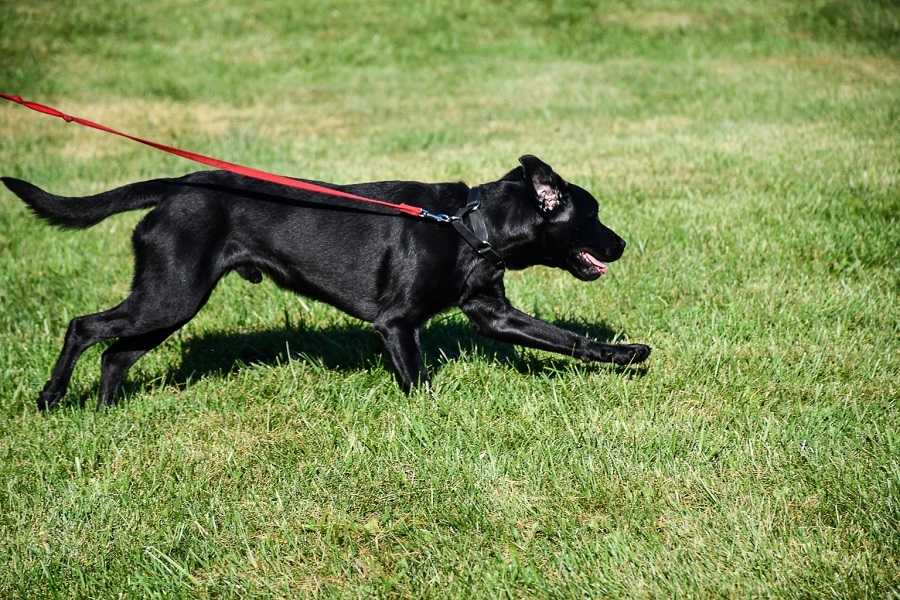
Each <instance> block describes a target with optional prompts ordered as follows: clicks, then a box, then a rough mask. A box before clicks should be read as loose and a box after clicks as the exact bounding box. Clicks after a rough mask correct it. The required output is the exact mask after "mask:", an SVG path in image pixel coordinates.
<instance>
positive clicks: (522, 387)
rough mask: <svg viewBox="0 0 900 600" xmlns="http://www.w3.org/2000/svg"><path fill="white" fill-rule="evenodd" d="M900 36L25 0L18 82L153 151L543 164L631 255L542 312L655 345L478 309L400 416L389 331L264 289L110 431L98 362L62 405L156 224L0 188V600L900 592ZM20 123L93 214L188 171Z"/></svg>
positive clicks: (6, 147) (743, 23) (2, 149)
mask: <svg viewBox="0 0 900 600" xmlns="http://www.w3.org/2000/svg"><path fill="white" fill-rule="evenodd" d="M864 5H865V9H863V8H860V7H862V6H864ZM897 32H898V11H897V10H896V8H895V7H892V6H891V4H890V3H889V2H871V3H859V4H857V3H854V2H850V1H832V2H816V3H807V4H803V5H800V4H795V3H792V2H776V3H759V4H747V3H744V2H724V3H705V2H690V1H683V2H676V1H671V2H670V1H665V2H660V1H648V2H640V3H638V4H634V3H609V4H605V5H604V6H602V7H593V6H592V5H590V4H588V3H584V4H581V3H574V2H572V3H569V2H559V3H556V2H554V3H549V4H545V3H541V4H537V3H534V4H529V3H516V4H501V3H471V4H462V5H455V6H454V7H452V8H448V7H445V6H442V5H438V4H431V3H420V4H417V5H416V6H415V7H412V6H405V5H398V4H384V3H380V4H379V3H374V4H373V3H362V2H341V3H338V4H332V5H331V7H330V8H329V9H322V7H321V6H319V5H318V4H310V5H308V6H304V7H302V8H298V7H296V3H264V4H260V5H259V6H254V7H252V8H242V7H240V6H238V5H236V4H235V5H232V4H230V3H226V2H212V1H210V2H204V3H201V4H199V5H198V4H197V3H187V2H180V1H168V2H155V3H132V4H129V5H128V7H127V8H117V7H116V5H114V4H111V3H99V2H78V3H75V2H71V3H64V4H63V5H60V4H59V3H18V4H14V3H9V4H6V5H3V6H2V7H0V51H2V52H3V53H4V56H5V57H6V58H5V59H4V61H3V62H2V64H0V87H2V88H4V89H3V91H10V92H14V93H19V94H21V95H23V96H25V97H27V98H33V99H36V100H40V101H45V102H48V103H50V104H54V105H58V106H60V107H61V108H63V109H65V110H68V111H70V112H72V113H75V114H79V115H82V116H85V117H88V118H92V119H96V120H99V121H101V122H108V123H109V124H110V125H112V126H115V127H119V128H122V129H125V130H127V131H130V132H134V133H136V134H139V135H144V136H146V137H150V138H154V139H159V140H161V141H169V142H174V143H177V144H179V145H183V146H186V147H188V148H191V149H196V150H199V151H201V152H205V153H209V154H213V155H217V156H221V157H223V158H226V159H228V160H233V161H237V162H245V163H248V164H252V165H254V166H258V167H261V168H265V169H269V170H274V171H277V172H283V173H286V174H291V175H300V176H305V177H311V178H317V179H323V180H328V181H337V182H349V181H363V180H371V179H416V180H424V181H438V180H465V181H467V182H470V183H471V182H480V181H485V180H488V179H492V178H496V177H499V176H500V175H502V174H503V173H505V172H506V171H507V170H508V169H510V168H512V167H513V166H515V164H516V159H517V157H518V156H519V155H520V154H524V153H534V154H537V155H539V156H541V157H542V158H544V159H545V160H547V161H548V162H550V163H551V164H552V165H554V166H555V167H556V168H557V169H558V170H559V172H560V173H561V174H563V175H564V176H566V177H568V178H569V179H570V180H571V181H573V182H575V183H578V184H579V185H582V186H584V187H586V188H588V189H589V190H591V191H592V192H594V194H595V195H596V196H597V197H598V198H599V199H600V201H601V218H602V219H603V221H604V222H605V223H607V224H608V225H610V226H612V227H613V228H614V229H616V230H617V231H619V232H620V233H621V234H622V235H623V237H625V238H626V239H627V240H628V242H629V246H628V250H627V251H626V254H625V256H624V257H623V259H622V260H621V261H620V262H618V263H616V264H615V265H613V268H612V270H611V273H610V275H609V276H608V277H605V278H604V279H603V280H601V281H599V282H597V283H595V284H584V283H581V282H578V281H576V280H574V279H573V278H571V277H570V276H568V275H566V274H565V273H562V272H558V271H552V270H549V269H544V268H537V269H533V270H529V271H526V272H522V273H511V274H509V275H508V276H507V278H506V283H507V288H508V291H509V294H510V296H511V298H512V299H513V301H514V303H515V304H517V305H518V306H519V307H521V308H522V309H523V310H526V311H529V312H531V313H533V314H537V315H539V316H540V317H541V318H544V319H547V320H551V321H555V322H558V323H561V324H564V325H566V326H568V327H571V328H574V329H577V330H580V331H583V332H587V333H591V334H592V335H595V336H600V337H606V338H614V339H628V340H633V341H641V342H646V343H648V344H650V345H651V346H653V347H654V353H653V356H652V357H651V360H650V362H649V364H648V367H647V368H646V369H632V370H616V369H611V368H606V367H604V366H597V365H589V364H583V363H579V362H576V361H573V360H569V359H565V358H562V357H557V356H553V355H550V354H545V353H541V352H536V351H530V350H524V349H520V348H519V349H516V348H511V347H507V346H504V345H501V344H495V343H492V342H489V341H485V340H481V339H479V338H476V337H475V336H474V335H473V334H472V333H471V331H470V329H469V328H468V325H467V323H466V321H465V319H464V317H462V316H461V315H460V314H458V313H457V312H450V313H448V314H446V315H442V316H440V317H438V318H436V319H435V320H434V321H433V322H432V323H431V324H430V326H429V327H428V329H427V330H426V332H425V336H424V337H425V342H426V347H427V360H428V363H429V366H430V368H431V370H432V372H433V374H434V389H433V392H431V393H426V392H421V393H417V394H414V395H413V396H411V397H405V396H403V395H402V394H401V393H400V392H399V390H398V389H397V387H396V385H395V384H394V382H393V380H392V378H391V376H390V374H389V372H388V371H387V369H386V368H385V365H384V361H383V359H382V357H381V355H380V354H379V347H378V343H377V339H376V337H375V336H374V334H373V333H372V332H371V331H370V329H369V328H368V326H366V325H365V324H362V323H359V322H357V321H355V320H353V319H351V318H349V317H347V316H345V315H343V314H341V313H340V312H338V311H337V310H335V309H333V308H330V307H328V306H325V305H322V304H319V303H315V302H312V301H310V300H305V299H300V298H297V297H296V296H293V295H291V294H288V293H286V292H284V291H281V290H279V289H277V288H276V287H275V286H274V285H273V284H271V283H269V282H265V283H263V284H262V285H258V286H251V285H249V284H247V283H246V282H244V281H243V280H241V279H239V278H237V277H233V276H231V277H228V278H226V279H225V280H224V281H223V282H222V284H220V286H219V288H218V289H217V290H216V291H215V293H214V294H213V296H212V298H211V299H210V302H209V304H208V305H207V306H206V308H204V310H203V311H202V312H201V313H200V314H199V315H198V316H197V318H196V319H194V320H193V321H192V322H191V323H190V324H189V325H188V326H186V327H185V328H184V329H183V330H182V331H181V332H180V333H179V334H177V335H176V336H174V337H173V338H172V339H171V340H169V341H167V342H166V344H164V345H163V346H162V347H160V348H159V349H157V350H155V351H154V352H152V353H151V354H149V355H148V356H146V357H145V358H144V359H142V360H141V361H140V362H139V363H138V365H137V366H136V367H135V368H134V369H133V370H132V373H131V378H130V379H131V382H130V383H129V384H128V386H127V389H126V398H125V400H124V402H123V403H122V405H121V406H120V407H118V408H116V409H113V410H109V411H101V412H96V411H94V410H93V405H94V403H95V401H96V394H97V383H98V379H99V364H98V363H99V356H100V352H101V351H102V348H94V349H92V350H90V351H88V352H87V353H86V354H85V356H84V358H83V359H82V361H81V363H79V367H78V369H77V371H76V374H75V378H74V380H73V384H72V388H71V391H70V394H69V398H68V404H67V405H66V406H64V407H63V408H61V409H60V410H58V411H56V412H54V413H52V414H50V415H41V414H38V413H37V412H36V410H35V408H34V401H35V399H36V396H37V393H38V391H39V390H40V387H41V386H42V385H43V382H44V381H45V379H46V377H47V375H48V371H49V368H50V365H51V364H52V362H53V360H54V358H55V355H56V352H57V351H58V350H59V346H60V344H61V341H62V335H63V332H64V331H65V327H66V324H67V322H68V320H69V319H71V318H72V317H74V316H76V315H79V314H85V313H88V312H93V311H96V310H99V309H102V308H105V307H108V306H110V305H112V304H114V303H116V302H118V301H119V300H121V298H122V297H123V296H124V294H125V293H126V292H127V288H128V284H129V280H130V275H131V257H130V245H129V236H130V231H131V229H132V228H133V226H134V225H135V224H136V223H137V221H138V220H139V219H140V216H141V215H139V214H128V215H120V216H116V217H113V218H110V219H109V220H107V221H105V222H103V223H101V224H99V225H98V226H96V227H94V228H92V229H90V230H88V231H83V232H76V233H72V232H61V231H56V230H52V229H50V228H48V227H47V226H46V225H44V224H42V223H40V222H38V221H37V220H36V219H34V218H33V217H31V216H30V215H29V214H28V211H27V210H26V209H25V207H24V206H23V205H22V204H21V203H19V202H18V201H17V200H16V199H15V198H13V197H12V195H11V194H8V193H6V192H5V191H4V192H3V193H2V194H0V196H2V198H0V306H2V309H0V343H2V347H3V349H4V350H3V351H2V352H0V369H2V371H3V373H4V375H5V376H4V377H2V378H0V412H2V414H3V418H2V420H0V476H2V480H3V481H4V485H3V486H2V487H0V559H2V564H3V565H4V568H3V569H0V595H4V596H18V597H28V598H33V597H45V596H48V595H55V596H66V597H69V596H73V595H74V596H93V597H107V596H113V595H117V594H119V593H124V594H125V595H129V596H145V595H157V596H162V595H167V596H187V595H200V596H204V595H217V596H218V595H225V596H272V595H274V596H282V597H293V596H295V595H297V594H316V593H324V594H330V595H343V596H351V597H361V596H370V595H381V596H402V597H416V598H418V597H430V596H457V597H496V596H500V595H503V594H509V595H511V596H516V597H532V596H538V597H585V596H590V597H600V596H616V597H633V596H652V597H667V596H673V595H676V594H677V595H683V596H714V595H724V596H732V597H745V596H749V595H760V596H797V597H800V596H803V597H808V596H817V597H818V596H836V597H846V596H851V597H857V596H867V595H868V596H873V597H879V596H883V595H886V594H888V593H889V592H890V591H891V590H896V589H897V586H898V584H900V581H898V576H897V573H898V572H900V564H898V562H900V559H898V557H900V542H898V540H900V536H898V535H897V531H898V525H900V510H898V498H900V483H898V482H900V465H898V450H900V447H898V445H900V439H898V434H897V428H896V422H897V417H898V414H897V406H896V398H897V396H898V389H897V383H896V382H897V380H898V371H900V355H898V344H897V340H898V334H900V331H898V329H900V328H898V319H897V315H898V314H900V306H898V291H900V289H898V281H900V277H898V267H897V260H898V258H900V257H898V252H897V242H898V238H897V227H898V224H897V218H898V215H900V192H898V177H900V163H898V160H897V157H898V156H900V125H898V123H900V118H898V117H900V112H898V106H900V93H898V89H900V88H898V82H900V62H898V61H897V58H896V57H897V56H898V52H897V50H898V48H897V39H900V36H898V35H897ZM0 131H2V135H0V165H2V169H0V171H2V172H0V174H3V175H12V176H17V177H22V178H25V179H29V180H31V181H34V182H35V183H36V184H38V185H41V186H42V187H45V188H47V189H49V190H51V191H54V192H57V193H60V194H66V195H78V194H87V193H93V192H97V191H100V190H103V189H108V188H110V187H112V186H114V185H118V184H121V183H125V182H128V181H133V180H136V179H140V178H152V177H160V176H172V175H177V174H180V173H184V172H187V171H190V170H192V169H193V167H192V166H190V165H188V164H186V163H183V162H179V161H177V159H173V158H170V157H166V156H163V155H161V154H157V153H153V152H152V151H150V150H148V149H146V148H143V147H140V146H137V145H131V144H129V143H128V142H126V141H123V140H118V139H113V138H110V137H105V136H103V135H101V134H99V133H96V132H91V131H87V130H83V129H79V128H76V127H75V126H72V125H68V126H67V125H65V124H64V123H62V122H60V121H58V120H51V119H48V118H45V117H41V116H38V115H35V114H31V113H26V112H25V111H24V110H23V109H20V108H18V107H14V106H12V105H9V106H2V107H0Z"/></svg>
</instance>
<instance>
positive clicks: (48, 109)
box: [0, 94, 450, 222]
mask: <svg viewBox="0 0 900 600" xmlns="http://www.w3.org/2000/svg"><path fill="white" fill-rule="evenodd" d="M0 98H3V99H4V100H9V101H10V102H15V103H16V104H21V105H22V106H24V107H25V108H30V109H31V110H35V111H37V112H40V113H44V114H45V115H50V116H52V117H59V118H60V119H63V120H64V121H66V122H67V123H77V124H79V125H83V126H84V127H90V128H92V129H99V130H100V131H105V132H106V133H111V134H113V135H118V136H121V137H124V138H128V139H129V140H134V141H135V142H139V143H141V144H145V145H147V146H151V147H153V148H156V149H157V150H162V151H163V152H168V153H169V154H174V155H175V156H180V157H182V158H186V159H188V160H192V161H194V162H198V163H200V164H204V165H208V166H210V167H215V168H217V169H222V170H225V171H231V172H232V173H237V174H238V175H243V176H245V177H252V178H253V179H261V180H263V181H269V182H271V183H278V184H281V185H286V186H288V187H292V188H297V189H299V190H306V191H307V192H315V193H317V194H324V195H326V196H336V197H338V198H346V199H348V200H355V201H357V202H365V203H367V204H376V205H378V206H383V207H385V208H389V209H391V210H395V211H397V212H399V213H403V214H406V215H410V216H413V217H420V218H423V219H434V220H435V221H439V222H449V220H450V218H449V217H448V216H447V215H442V214H434V213H430V212H428V211H427V210H425V209H424V208H421V207H419V206H411V205H409V204H396V203H394V202H386V201H384V200H376V199H375V198H366V197H365V196H358V195H356V194H351V193H349V192H342V191H340V190H335V189H332V188H328V187H325V186H321V185H316V184H315V183H307V182H305V181H297V180H296V179H291V178H290V177H285V176H284V175H276V174H275V173H269V172H268V171H260V170H259V169H254V168H253V167H245V166H243V165H238V164H235V163H231V162H227V161H224V160H219V159H218V158H213V157H211V156H205V155H203V154H198V153H196V152H191V151H190V150H182V149H181V148H175V147H174V146H167V145H166V144H160V143H159V142H154V141H151V140H146V139H144V138H139V137H137V136H133V135H129V134H127V133H124V132H122V131H116V130H115V129H112V128H111V127H107V126H106V125H101V124H100V123H95V122H94V121H89V120H87V119H82V118H81V117H76V116H73V115H68V114H66V113H64V112H62V111H61V110H58V109H56V108H53V107H52V106H46V105H44V104H38V103H37V102H30V101H28V100H23V99H22V98H21V97H19V96H12V95H10V94H0Z"/></svg>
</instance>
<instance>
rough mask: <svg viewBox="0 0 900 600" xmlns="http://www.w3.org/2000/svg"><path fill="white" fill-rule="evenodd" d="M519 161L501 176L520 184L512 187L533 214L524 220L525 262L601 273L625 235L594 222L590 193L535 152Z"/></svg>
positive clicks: (588, 277) (586, 275) (589, 277)
mask: <svg viewBox="0 0 900 600" xmlns="http://www.w3.org/2000/svg"><path fill="white" fill-rule="evenodd" d="M519 162H520V163H521V164H522V166H521V167H520V168H517V169H515V170H513V171H511V172H510V173H509V174H507V175H506V176H505V177H504V178H503V181H510V182H514V183H519V182H521V183H522V184H524V185H523V186H522V187H519V186H517V188H518V189H523V190H524V196H525V197H524V198H520V199H519V200H520V201H524V202H525V203H527V204H529V205H530V206H529V208H528V210H531V211H535V212H536V213H537V215H538V218H534V219H529V220H528V221H529V223H530V224H531V225H530V227H529V229H530V230H531V231H529V232H528V236H527V237H529V238H530V240H531V242H532V243H531V244H529V248H528V251H527V255H528V262H532V264H533V263H538V264H543V265H547V266H551V267H558V268H561V269H566V270H567V271H569V272H570V273H571V274H572V275H574V276H575V277H577V278H578V279H581V280H583V281H593V280H594V279H597V278H598V277H600V276H601V275H603V274H605V273H606V270H607V263H610V262H613V261H615V260H618V259H619V257H621V256H622V252H623V251H624V250H625V240H623V239H622V238H620V237H619V236H618V235H616V233H615V232H614V231H613V230H611V229H610V228H608V227H606V226H605V225H604V224H603V223H601V222H600V221H599V219H598V218H597V212H598V208H599V207H598V205H597V201H596V200H595V199H594V197H593V196H591V194H590V193H589V192H588V191H587V190H584V189H582V188H580V187H578V186H577V185H573V184H571V183H568V182H566V181H565V180H564V179H563V178H562V177H560V176H559V175H558V174H556V172H555V171H554V170H553V169H552V168H551V167H550V165H548V164H547V163H545V162H543V161H542V160H541V159H539V158H537V157H535V156H531V155H525V156H523V157H521V158H520V159H519ZM510 266H512V267H513V268H515V266H516V265H510ZM521 266H526V265H524V264H523V265H521Z"/></svg>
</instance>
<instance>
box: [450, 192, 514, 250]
mask: <svg viewBox="0 0 900 600" xmlns="http://www.w3.org/2000/svg"><path fill="white" fill-rule="evenodd" d="M480 208H481V188H480V187H479V186H477V185H476V186H475V187H473V188H469V196H468V198H467V199H466V205H465V206H463V207H462V208H461V209H459V211H458V212H457V213H456V214H455V215H453V216H452V217H450V224H451V225H453V228H454V229H456V231H457V233H459V235H460V236H462V239H464V240H465V241H466V243H467V244H469V245H470V246H471V247H472V249H473V250H475V252H477V253H478V255H479V256H481V257H482V258H486V259H488V260H490V261H492V262H493V263H494V264H495V265H496V266H498V267H503V266H505V265H504V263H503V258H502V257H501V256H500V254H498V253H497V251H496V250H494V247H493V246H491V244H490V242H489V241H488V233H487V224H486V223H485V222H484V218H483V217H482V214H481V211H480V210H479V209H480Z"/></svg>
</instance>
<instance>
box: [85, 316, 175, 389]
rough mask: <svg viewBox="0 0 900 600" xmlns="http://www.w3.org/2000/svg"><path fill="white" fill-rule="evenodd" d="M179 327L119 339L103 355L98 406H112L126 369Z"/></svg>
mask: <svg viewBox="0 0 900 600" xmlns="http://www.w3.org/2000/svg"><path fill="white" fill-rule="evenodd" d="M180 327H181V325H176V326H174V327H166V328H163V329H157V330H156V331H151V332H150V333H145V334H143V335H135V336H131V337H120V338H119V339H118V340H116V341H115V342H114V343H113V344H112V345H111V346H110V347H109V348H107V349H106V351H105V352H104V353H103V359H102V362H101V372H100V404H102V405H104V406H112V405H113V404H115V402H116V394H117V392H118V391H119V387H120V386H121V385H122V380H123V379H124V378H125V374H126V373H127V372H128V369H129V368H131V365H133V364H134V363H135V362H137V360H138V359H139V358H140V357H142V356H143V355H145V354H147V353H148V352H150V351H151V350H153V349H154V348H156V347H157V346H159V345H160V344H162V343H163V342H164V341H165V340H166V338H167V337H169V336H170V335H172V334H173V333H175V332H176V331H177V330H178V329H179V328H180Z"/></svg>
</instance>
